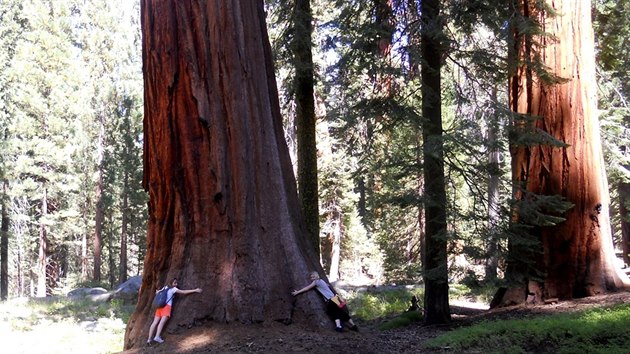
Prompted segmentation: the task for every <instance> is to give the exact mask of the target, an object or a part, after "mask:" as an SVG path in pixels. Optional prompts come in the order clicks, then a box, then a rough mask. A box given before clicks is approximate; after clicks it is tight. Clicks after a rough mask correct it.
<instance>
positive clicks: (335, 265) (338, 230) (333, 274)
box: [328, 205, 343, 281]
mask: <svg viewBox="0 0 630 354" xmlns="http://www.w3.org/2000/svg"><path fill="white" fill-rule="evenodd" d="M332 208H333V215H334V216H333V222H334V223H335V224H334V227H333V231H332V235H331V238H332V242H331V250H330V271H329V272H328V280H330V281H336V280H338V279H339V261H340V260H341V238H342V236H343V227H342V226H343V220H342V215H343V214H342V212H341V207H340V206H338V205H335V206H333V207H332Z"/></svg>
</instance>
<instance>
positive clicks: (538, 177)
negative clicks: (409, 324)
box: [497, 1, 628, 304]
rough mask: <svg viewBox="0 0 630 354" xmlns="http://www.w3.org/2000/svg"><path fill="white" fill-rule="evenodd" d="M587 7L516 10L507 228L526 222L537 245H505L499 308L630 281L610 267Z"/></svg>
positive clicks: (558, 4)
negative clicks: (510, 210)
mask: <svg viewBox="0 0 630 354" xmlns="http://www.w3.org/2000/svg"><path fill="white" fill-rule="evenodd" d="M589 3H590V2H588V1H582V2H578V3H576V2H573V1H554V2H553V3H548V2H543V3H534V2H523V3H519V5H518V10H519V14H520V16H521V17H518V16H517V17H515V21H514V22H513V24H512V27H511V31H512V34H513V42H512V43H511V48H510V50H511V51H512V54H513V56H512V57H511V58H512V60H513V61H512V62H511V63H512V64H513V65H514V66H513V70H512V72H511V73H512V75H513V76H512V77H511V79H510V106H511V108H512V110H513V111H514V112H515V115H514V122H513V124H514V126H513V129H514V131H513V135H512V137H513V140H512V141H511V150H512V173H513V180H514V181H515V183H516V185H515V194H514V198H515V199H516V202H517V204H515V207H514V221H515V222H516V223H517V224H519V223H520V224H521V225H528V229H527V232H528V233H529V234H530V235H531V237H532V241H533V242H535V243H539V245H540V247H541V248H540V249H539V251H536V248H534V247H532V245H526V244H523V243H519V242H518V241H517V240H516V239H512V240H511V246H512V248H511V249H510V251H511V254H510V256H511V257H510V258H509V259H508V262H509V263H508V274H507V276H508V279H509V280H511V281H513V282H514V283H511V284H510V285H508V289H507V292H506V293H505V294H502V295H503V296H500V298H501V301H497V303H502V304H512V303H520V302H524V301H527V300H531V301H541V300H543V299H548V298H560V299H570V298H574V297H583V296H591V295H595V294H600V293H605V292H608V291H613V290H615V289H620V288H622V287H623V286H624V285H627V284H628V279H627V277H625V275H623V274H621V273H620V272H619V270H618V269H617V268H616V267H615V265H614V262H613V258H614V252H613V247H612V240H611V229H610V222H609V218H610V215H609V207H610V199H609V196H608V187H607V181H606V171H605V168H604V164H603V154H602V145H601V141H600V130H599V124H598V121H597V112H596V109H595V108H596V92H595V90H594V88H595V84H594V80H595V53H594V47H593V31H592V26H591V16H590V10H591V9H590V6H589V5H590V4H589ZM519 20H520V21H519ZM536 24H537V25H536ZM525 26H529V27H525ZM536 26H539V27H538V28H540V30H538V31H531V30H532V28H535V27H536ZM527 28H529V29H530V31H527V30H526V29H527ZM543 30H544V33H543ZM532 33H534V34H533V35H532ZM552 38H553V39H552ZM519 251H524V252H519ZM528 297H529V299H528ZM532 297H533V299H532Z"/></svg>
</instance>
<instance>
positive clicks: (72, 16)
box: [0, 0, 146, 296]
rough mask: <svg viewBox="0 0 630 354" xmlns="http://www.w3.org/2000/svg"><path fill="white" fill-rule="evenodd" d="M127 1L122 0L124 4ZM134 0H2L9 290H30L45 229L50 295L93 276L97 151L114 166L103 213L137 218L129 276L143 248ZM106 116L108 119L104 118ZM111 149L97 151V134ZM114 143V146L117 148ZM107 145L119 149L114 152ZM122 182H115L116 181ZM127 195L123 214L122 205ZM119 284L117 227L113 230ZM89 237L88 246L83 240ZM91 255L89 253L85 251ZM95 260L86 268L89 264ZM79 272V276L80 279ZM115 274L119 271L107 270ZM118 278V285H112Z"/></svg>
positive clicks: (1, 114)
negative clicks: (100, 122)
mask: <svg viewBox="0 0 630 354" xmlns="http://www.w3.org/2000/svg"><path fill="white" fill-rule="evenodd" d="M123 4H126V5H124V6H123ZM134 4H135V6H136V8H135V10H138V7H137V6H138V4H137V2H126V1H119V2H117V3H116V4H113V3H112V2H102V1H84V2H80V3H78V2H76V1H73V0H59V1H52V2H41V1H16V2H14V1H6V2H5V1H3V2H2V4H0V15H1V16H2V21H1V22H0V46H1V47H2V49H3V50H2V51H0V52H2V54H1V55H0V83H1V85H0V95H1V98H2V100H0V101H1V104H0V122H1V123H2V124H1V127H2V132H3V139H2V144H1V147H0V149H2V154H1V155H2V168H1V170H2V175H3V176H4V177H5V178H6V179H7V180H8V182H9V190H8V197H9V202H8V204H7V205H8V211H9V218H10V220H11V225H10V228H9V229H10V231H9V239H10V242H9V260H8V265H9V266H8V272H9V278H10V281H9V283H10V286H9V287H10V289H9V290H10V291H9V294H10V296H16V295H28V294H29V289H32V286H33V285H34V284H36V282H37V278H38V277H37V275H36V274H34V273H32V272H28V271H26V270H29V269H33V268H34V266H35V264H36V258H37V249H38V247H39V243H40V238H39V235H40V232H42V230H44V231H45V233H46V250H47V253H46V259H45V264H46V270H47V275H46V278H47V287H48V289H47V292H48V293H49V294H50V293H56V292H57V290H56V289H55V288H56V287H59V288H62V287H64V288H65V287H66V286H68V284H67V283H68V279H79V280H87V279H88V278H89V277H90V274H89V273H83V275H82V276H83V279H81V274H82V273H81V272H82V270H86V269H87V270H91V269H92V267H91V266H90V264H92V263H91V262H92V260H91V257H92V254H91V253H92V237H93V234H94V226H95V224H94V207H95V195H94V192H95V181H96V180H95V171H96V170H97V166H98V164H97V156H98V149H99V148H102V149H103V151H107V152H106V153H105V152H104V153H103V156H105V155H107V156H108V158H109V160H110V161H115V162H116V163H110V164H109V165H107V166H106V167H107V168H108V170H107V171H106V172H105V174H106V175H107V176H110V177H114V176H123V175H125V176H127V179H126V183H127V185H126V186H125V187H124V188H123V187H122V186H123V182H122V181H123V178H122V177H118V178H115V179H106V180H107V181H108V183H109V184H110V185H112V186H111V187H110V186H108V187H107V188H106V189H105V198H104V199H105V200H106V201H107V202H106V205H107V207H108V208H107V211H108V212H109V213H110V215H108V217H107V218H106V220H108V221H115V220H120V219H121V218H122V217H121V215H122V214H123V213H128V214H129V215H130V216H129V218H130V220H129V223H128V229H127V233H128V236H129V239H128V242H129V246H128V248H129V251H128V252H129V255H130V259H129V260H128V262H129V264H128V266H129V273H130V274H138V273H139V272H140V271H141V268H142V258H143V254H144V247H145V246H144V242H145V241H144V232H145V229H146V227H145V225H146V224H145V220H146V195H145V193H144V192H143V191H142V186H141V169H142V163H141V155H142V132H141V129H142V128H141V124H142V123H141V120H142V117H141V109H142V98H141V97H142V74H141V60H140V50H139V35H140V34H139V20H138V11H131V10H133V7H131V6H130V5H134ZM98 118H102V119H101V120H100V121H102V122H106V124H104V125H100V126H99V124H98V122H99V119H98ZM100 129H104V130H105V132H104V134H103V135H104V136H108V138H106V142H107V143H109V145H107V146H105V145H103V146H100V147H99V146H98V144H97V142H98V136H99V130H100ZM116 144H118V146H119V147H118V148H117V149H113V146H115V145H116ZM110 151H111V153H110ZM115 186H119V187H115ZM123 194H124V195H125V197H126V198H127V200H128V204H127V206H126V210H122V204H121V203H120V202H119V201H120V200H122V199H123V198H121V195H123ZM104 230H107V231H108V234H107V237H109V238H110V240H111V242H110V243H107V242H106V243H105V244H108V245H111V246H110V247H106V252H105V255H106V256H107V257H110V259H113V260H114V261H113V262H110V263H109V264H108V263H105V264H106V266H105V269H104V271H105V272H106V273H107V274H108V275H109V274H115V275H116V277H115V278H114V279H115V280H116V281H118V268H119V264H118V263H119V262H117V259H118V257H119V246H118V245H119V244H120V240H121V224H120V222H119V223H118V224H116V223H115V222H112V223H111V225H106V227H105V228H104ZM84 240H85V242H86V243H85V244H84V243H83V242H84ZM83 252H87V253H86V254H85V257H86V258H84V257H83V254H82V253H83ZM84 265H87V267H84ZM76 275H79V276H76ZM110 278H111V277H110ZM110 285H113V284H111V282H110Z"/></svg>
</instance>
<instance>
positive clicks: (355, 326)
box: [350, 325, 359, 332]
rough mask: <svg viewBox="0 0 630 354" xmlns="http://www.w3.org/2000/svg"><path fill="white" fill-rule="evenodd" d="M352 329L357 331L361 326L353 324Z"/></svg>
mask: <svg viewBox="0 0 630 354" xmlns="http://www.w3.org/2000/svg"><path fill="white" fill-rule="evenodd" d="M350 329H351V330H353V331H355V332H358V331H359V327H357V325H352V326H351V327H350Z"/></svg>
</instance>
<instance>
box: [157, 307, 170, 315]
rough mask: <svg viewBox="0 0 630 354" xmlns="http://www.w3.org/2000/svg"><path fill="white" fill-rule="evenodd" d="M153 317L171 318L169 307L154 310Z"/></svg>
mask: <svg viewBox="0 0 630 354" xmlns="http://www.w3.org/2000/svg"><path fill="white" fill-rule="evenodd" d="M155 317H171V305H166V306H164V307H160V308H159V309H157V310H155Z"/></svg>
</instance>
